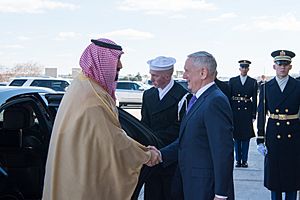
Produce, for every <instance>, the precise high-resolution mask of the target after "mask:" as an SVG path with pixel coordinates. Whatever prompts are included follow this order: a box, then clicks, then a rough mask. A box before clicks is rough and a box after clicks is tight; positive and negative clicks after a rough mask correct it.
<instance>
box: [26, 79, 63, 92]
mask: <svg viewBox="0 0 300 200" xmlns="http://www.w3.org/2000/svg"><path fill="white" fill-rule="evenodd" d="M30 85H31V86H36V87H47V88H51V89H53V90H55V91H65V88H66V87H68V85H69V83H68V82H66V81H59V80H34V81H33V82H32V83H31V84H30Z"/></svg>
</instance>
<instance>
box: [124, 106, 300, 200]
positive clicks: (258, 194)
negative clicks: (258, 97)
mask: <svg viewBox="0 0 300 200" xmlns="http://www.w3.org/2000/svg"><path fill="white" fill-rule="evenodd" d="M126 111H127V112H129V113H131V114H132V115H134V116H136V117H137V118H138V119H139V118H140V109H126ZM255 126H256V124H255ZM248 164H249V167H248V168H234V171H233V174H234V187H235V199H236V200H268V199H271V197H270V192H269V191H268V190H267V189H266V188H265V187H264V185H263V176H264V172H263V170H264V157H263V156H262V155H261V154H259V153H258V152H257V149H256V139H255V138H252V139H251V141H250V148H249V158H248ZM141 193H143V191H142V192H141ZM140 196H141V197H140V198H139V200H143V197H142V196H143V195H142V194H141V195H140ZM298 198H299V199H300V197H298Z"/></svg>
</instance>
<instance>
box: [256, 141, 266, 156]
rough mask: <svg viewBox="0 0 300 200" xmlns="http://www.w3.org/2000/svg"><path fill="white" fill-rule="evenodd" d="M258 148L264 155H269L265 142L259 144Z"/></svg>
mask: <svg viewBox="0 0 300 200" xmlns="http://www.w3.org/2000/svg"><path fill="white" fill-rule="evenodd" d="M257 150H258V152H259V153H260V154H261V155H263V156H265V155H267V153H268V149H267V147H266V146H265V145H264V144H263V143H260V144H258V145H257Z"/></svg>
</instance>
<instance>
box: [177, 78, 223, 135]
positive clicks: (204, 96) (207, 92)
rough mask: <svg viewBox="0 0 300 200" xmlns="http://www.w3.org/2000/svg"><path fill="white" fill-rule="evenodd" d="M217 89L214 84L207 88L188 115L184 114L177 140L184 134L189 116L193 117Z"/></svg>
mask: <svg viewBox="0 0 300 200" xmlns="http://www.w3.org/2000/svg"><path fill="white" fill-rule="evenodd" d="M216 89H217V86H216V84H214V85H212V86H211V87H209V88H208V89H207V90H206V91H205V92H204V93H203V94H202V95H201V96H200V97H199V98H198V99H197V101H196V102H195V103H194V105H193V106H192V108H191V109H190V110H189V112H188V113H186V115H185V116H184V118H183V119H182V122H181V125H180V133H179V140H180V139H181V137H182V135H183V133H184V129H185V127H186V125H187V122H188V121H189V119H190V118H191V116H193V114H194V113H195V112H196V111H197V110H199V107H200V106H201V105H202V104H203V103H204V101H205V99H206V97H207V96H208V95H209V94H210V93H211V92H212V91H214V90H216Z"/></svg>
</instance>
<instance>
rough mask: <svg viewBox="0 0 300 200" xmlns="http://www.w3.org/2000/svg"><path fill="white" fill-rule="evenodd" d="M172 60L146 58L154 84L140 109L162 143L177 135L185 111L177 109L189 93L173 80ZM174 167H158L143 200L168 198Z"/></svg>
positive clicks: (147, 184)
mask: <svg viewBox="0 0 300 200" xmlns="http://www.w3.org/2000/svg"><path fill="white" fill-rule="evenodd" d="M175 62H176V60H175V59H174V58H172V57H165V56H159V57H157V58H155V59H152V60H149V61H148V64H149V67H150V75H151V81H152V83H153V86H154V87H152V88H151V89H149V90H146V91H145V92H144V95H143V104H142V110H141V115H142V119H141V121H142V123H143V124H145V125H146V126H148V127H149V128H150V129H151V130H152V131H153V133H154V134H155V135H156V136H157V137H158V138H159V139H161V141H162V142H163V143H164V146H167V145H168V144H170V143H172V142H173V141H174V140H176V139H177V138H178V133H179V126H180V121H181V118H182V117H183V114H184V111H185V109H184V108H185V106H181V108H182V109H180V107H179V106H178V103H179V101H180V100H181V99H182V97H183V96H184V95H185V94H186V93H187V92H188V91H187V90H186V89H184V88H183V87H182V86H181V85H180V84H178V83H176V82H175V81H174V80H173V79H172V74H173V71H174V64H175ZM176 167H177V164H176V163H174V164H173V165H170V166H169V167H167V168H162V167H161V166H157V169H155V170H154V172H152V174H151V176H150V177H149V179H148V180H147V181H146V183H145V197H144V198H145V200H153V199H155V200H166V199H170V196H171V193H172V192H171V185H172V180H173V176H174V172H175V169H176ZM173 193H174V192H173Z"/></svg>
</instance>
